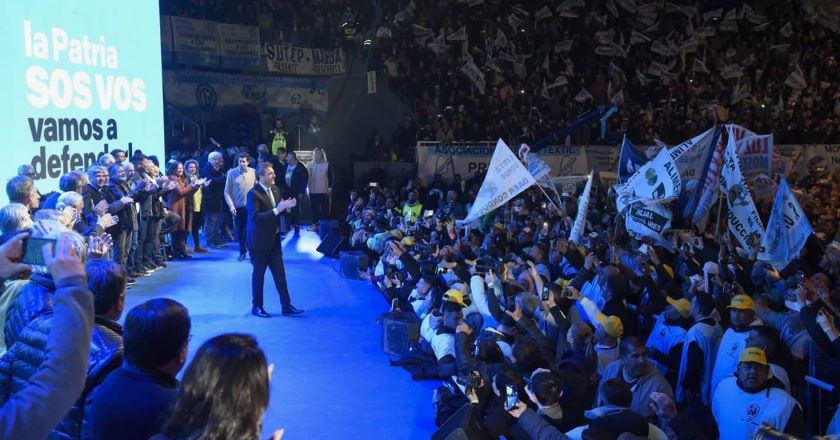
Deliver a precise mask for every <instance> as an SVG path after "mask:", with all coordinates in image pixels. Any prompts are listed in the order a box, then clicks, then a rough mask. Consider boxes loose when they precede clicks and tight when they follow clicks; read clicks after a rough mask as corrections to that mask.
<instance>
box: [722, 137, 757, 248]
mask: <svg viewBox="0 0 840 440" xmlns="http://www.w3.org/2000/svg"><path fill="white" fill-rule="evenodd" d="M726 128H727V130H728V131H729V136H728V138H729V139H728V141H727V144H726V151H725V152H724V154H723V170H722V172H721V178H722V184H723V190H724V191H726V205H727V207H728V208H729V214H728V215H727V220H728V223H729V231H730V232H731V233H732V235H734V236H735V238H736V239H737V240H738V243H740V244H741V247H743V248H744V249H746V250H750V249H752V248H753V246H755V245H756V244H759V243H760V242H761V237H762V235H764V226H763V225H762V223H761V219H760V218H759V217H758V213H757V212H756V210H755V203H753V199H752V196H751V195H750V190H749V188H748V187H747V182H746V180H745V179H744V175H743V174H742V173H741V164H740V162H739V161H738V153H737V151H736V147H735V134H734V133H733V132H732V129H731V128H732V127H731V126H727V127H726Z"/></svg>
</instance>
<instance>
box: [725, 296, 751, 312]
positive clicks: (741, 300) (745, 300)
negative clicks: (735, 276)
mask: <svg viewBox="0 0 840 440" xmlns="http://www.w3.org/2000/svg"><path fill="white" fill-rule="evenodd" d="M727 308H730V309H740V310H755V302H754V301H753V300H752V298H750V297H749V296H747V295H735V296H733V297H732V302H730V303H729V305H728V306H727Z"/></svg>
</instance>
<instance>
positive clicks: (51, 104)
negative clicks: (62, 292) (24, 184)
mask: <svg viewBox="0 0 840 440" xmlns="http://www.w3.org/2000/svg"><path fill="white" fill-rule="evenodd" d="M160 23H161V17H160V15H159V13H158V7H157V3H152V4H146V3H138V2H133V3H132V2H129V3H117V2H107V1H104V0H90V1H85V2H65V1H57V0H54V1H37V2H5V3H4V5H3V14H2V15H0V35H3V39H2V40H0V53H2V54H3V61H4V65H3V69H2V70H0V82H2V84H3V85H4V87H5V89H4V97H3V105H2V106H0V132H2V133H3V141H4V143H5V144H6V147H5V148H4V151H3V153H4V157H3V161H2V163H0V175H2V176H4V177H5V178H9V177H11V176H15V175H16V174H17V173H16V170H17V167H18V166H20V165H23V164H31V165H32V166H33V167H34V168H35V175H36V185H37V187H38V189H39V190H40V191H41V192H42V193H46V192H49V191H53V190H56V189H58V178H59V177H60V176H61V175H62V174H64V173H67V172H69V171H71V170H79V169H86V168H87V167H88V166H90V165H91V164H93V163H94V162H95V161H96V159H97V157H98V156H99V155H100V154H102V153H103V152H108V151H109V150H112V149H115V148H120V149H124V150H127V151H130V152H131V151H133V150H136V149H142V150H143V152H144V153H146V154H155V155H158V156H161V155H162V154H163V153H164V151H163V140H164V133H163V102H162V97H163V93H162V92H161V74H160V72H161V42H160V39H159V38H160V35H161V32H160Z"/></svg>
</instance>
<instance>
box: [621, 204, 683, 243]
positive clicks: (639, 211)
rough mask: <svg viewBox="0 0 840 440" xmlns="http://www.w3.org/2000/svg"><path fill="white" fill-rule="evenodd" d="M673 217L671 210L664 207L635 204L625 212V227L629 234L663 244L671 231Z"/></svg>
mask: <svg viewBox="0 0 840 440" xmlns="http://www.w3.org/2000/svg"><path fill="white" fill-rule="evenodd" d="M672 216H673V214H672V213H671V210H670V209H668V208H666V207H664V206H662V205H652V206H645V205H644V204H641V203H634V204H633V205H631V206H630V207H629V209H627V211H626V212H625V216H624V225H625V227H626V228H627V231H629V232H633V233H636V234H638V235H640V236H642V237H646V238H651V239H653V240H655V241H656V242H663V241H665V239H664V237H663V234H665V233H666V232H668V231H669V230H670V229H671V217H672Z"/></svg>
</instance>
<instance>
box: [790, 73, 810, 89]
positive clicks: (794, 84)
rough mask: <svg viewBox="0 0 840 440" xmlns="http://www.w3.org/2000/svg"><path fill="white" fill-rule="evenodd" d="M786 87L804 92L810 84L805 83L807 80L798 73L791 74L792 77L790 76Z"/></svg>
mask: <svg viewBox="0 0 840 440" xmlns="http://www.w3.org/2000/svg"><path fill="white" fill-rule="evenodd" d="M785 85H786V86H788V87H790V88H793V89H796V90H802V89H804V88H805V87H808V83H807V82H806V81H805V78H803V77H802V74H801V73H799V72H798V71H794V72H790V75H788V77H787V79H786V80H785Z"/></svg>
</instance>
